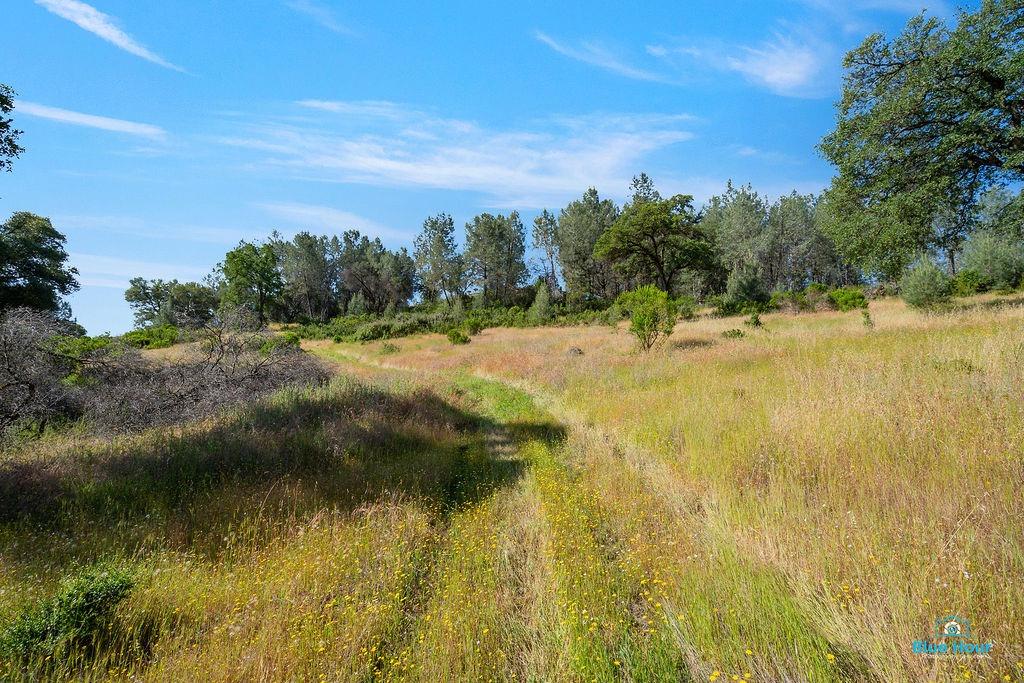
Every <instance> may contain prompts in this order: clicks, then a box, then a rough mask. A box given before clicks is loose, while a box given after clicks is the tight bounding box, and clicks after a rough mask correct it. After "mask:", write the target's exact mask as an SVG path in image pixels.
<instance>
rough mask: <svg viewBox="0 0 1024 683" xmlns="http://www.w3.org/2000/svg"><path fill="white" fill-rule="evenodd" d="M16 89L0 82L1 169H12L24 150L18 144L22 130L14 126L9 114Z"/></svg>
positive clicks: (12, 108)
mask: <svg viewBox="0 0 1024 683" xmlns="http://www.w3.org/2000/svg"><path fill="white" fill-rule="evenodd" d="M14 95H15V92H14V90H12V89H11V86H9V85H4V84H3V83H0V171H10V170H11V169H12V168H13V167H14V160H15V159H17V158H18V156H19V155H20V154H21V153H22V152H24V151H25V150H24V148H22V147H21V146H20V145H18V136H20V135H21V131H20V130H17V129H16V128H14V119H12V118H10V117H9V116H7V115H8V114H10V113H11V112H12V111H14Z"/></svg>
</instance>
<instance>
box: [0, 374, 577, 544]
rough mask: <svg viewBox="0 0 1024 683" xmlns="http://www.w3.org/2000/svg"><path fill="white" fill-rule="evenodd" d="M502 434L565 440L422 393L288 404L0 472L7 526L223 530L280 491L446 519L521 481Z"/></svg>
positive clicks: (343, 390)
mask: <svg viewBox="0 0 1024 683" xmlns="http://www.w3.org/2000/svg"><path fill="white" fill-rule="evenodd" d="M494 434H500V435H502V436H501V438H502V439H507V440H512V441H521V440H524V439H531V438H544V439H555V438H560V437H561V436H562V435H561V434H560V433H559V428H558V427H557V426H555V425H552V424H547V423H538V424H532V423H515V424H511V425H503V424H500V423H496V422H494V421H492V420H489V419H487V418H485V417H481V416H480V415H477V414H475V413H471V412H467V411H466V410H465V409H463V408H461V407H459V406H457V405H455V404H453V403H452V402H450V401H447V400H445V399H443V398H442V397H441V396H439V395H437V394H436V393H434V392H430V391H425V390H419V391H414V392H411V393H409V394H407V395H401V394H395V393H391V392H387V391H382V390H380V389H376V388H371V387H366V386H351V385H348V386H342V387H338V386H333V387H329V388H326V389H320V390H307V391H302V392H289V393H286V394H284V395H281V396H278V397H276V398H275V399H273V400H269V401H264V402H261V403H259V404H257V405H254V406H252V407H250V408H249V409H247V410H245V411H243V412H240V413H236V414H234V415H231V416H227V417H225V418H224V419H221V420H219V421H218V422H217V423H216V424H214V425H212V426H206V427H192V428H190V429H186V430H183V431H181V432H179V433H177V434H169V433H168V432H159V431H153V432H150V433H147V434H144V435H140V436H137V437H133V438H130V439H125V440H123V441H119V442H115V443H113V444H111V445H109V446H106V447H103V448H99V449H95V450H92V451H90V452H88V453H81V454H78V455H77V456H76V457H74V458H73V459H63V460H60V461H55V462H46V461H45V460H36V461H34V462H32V463H29V464H26V463H6V464H0V523H17V524H29V525H31V526H34V527H43V528H62V527H63V528H67V529H69V530H70V529H79V528H82V527H88V526H89V525H92V524H98V525H121V526H122V527H123V526H125V525H126V522H131V521H132V520H139V519H145V520H151V519H158V520H159V519H163V520H165V521H167V522H173V523H174V524H176V525H179V526H180V525H181V524H186V525H204V524H205V525H206V526H209V527H218V526H222V525H223V524H230V521H231V520H230V519H226V518H235V519H236V520H237V518H238V517H239V516H240V515H242V516H244V515H246V514H249V513H251V508H250V507H247V506H249V505H251V504H252V502H253V501H263V503H266V502H267V500H268V499H271V497H272V496H273V495H278V496H280V495H283V492H282V491H278V492H276V493H275V491H274V487H275V486H276V485H277V484H278V483H280V482H282V481H284V482H287V483H288V484H290V488H289V487H288V486H284V487H280V488H281V489H282V490H283V489H285V488H289V495H290V497H289V499H288V500H287V501H280V500H279V501H277V502H278V503H281V504H287V506H288V507H289V508H290V509H291V511H292V512H293V513H296V514H302V512H303V511H304V510H309V509H323V508H325V507H326V508H332V509H336V510H342V511H347V510H353V509H356V508H359V507H361V506H364V505H367V504H371V503H373V502H375V501H378V500H381V499H384V498H395V497H400V498H414V499H418V500H422V501H424V503H426V504H428V505H430V506H433V507H437V508H439V509H442V510H444V509H448V508H451V507H453V506H458V505H464V504H467V503H472V502H473V501H475V500H476V499H478V498H480V497H483V496H486V495H488V494H489V493H491V492H492V491H493V490H495V489H496V488H498V487H500V486H504V485H508V484H509V483H511V482H513V481H515V480H516V479H517V478H518V477H519V476H521V474H522V472H523V468H524V465H523V463H522V462H520V461H519V460H517V459H515V458H514V457H512V458H506V457H494V454H492V453H491V452H490V451H489V450H488V448H487V447H486V439H485V436H493V435H494ZM296 491H298V492H299V493H298V496H296ZM232 497H234V498H239V499H241V500H239V501H238V502H237V503H235V504H232V503H231V502H230V501H231V500H232ZM204 513H205V515H204ZM204 516H205V518H204ZM210 530H211V531H212V529H210ZM186 535H190V534H186Z"/></svg>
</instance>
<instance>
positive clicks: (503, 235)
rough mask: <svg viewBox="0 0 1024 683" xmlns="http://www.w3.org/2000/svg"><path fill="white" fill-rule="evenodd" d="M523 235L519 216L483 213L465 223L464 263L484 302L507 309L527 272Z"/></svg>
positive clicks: (524, 238)
mask: <svg viewBox="0 0 1024 683" xmlns="http://www.w3.org/2000/svg"><path fill="white" fill-rule="evenodd" d="M525 254H526V233H525V231H524V230H523V223H522V221H520V220H519V214H518V213H516V212H515V211H513V212H512V213H511V214H509V215H508V216H503V215H501V214H499V215H497V216H492V215H491V214H489V213H483V214H480V215H479V216H476V217H475V218H474V219H473V221H472V222H471V223H467V224H466V263H467V266H468V271H469V273H470V277H471V278H472V281H473V283H474V284H475V285H476V286H477V287H478V288H479V289H480V291H481V292H482V295H483V299H484V302H485V303H498V304H501V305H502V306H511V305H512V304H513V303H515V300H516V297H517V296H518V294H519V289H520V287H522V285H523V284H524V281H525V280H526V277H527V274H528V271H527V268H526V262H525V261H524V260H523V257H524V255H525Z"/></svg>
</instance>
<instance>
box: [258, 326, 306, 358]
mask: <svg viewBox="0 0 1024 683" xmlns="http://www.w3.org/2000/svg"><path fill="white" fill-rule="evenodd" d="M300 343H301V339H300V338H299V335H298V334H297V333H295V332H292V331H288V332H284V333H283V334H276V335H274V336H273V337H271V338H270V339H268V340H267V341H265V342H263V344H262V345H261V346H260V352H261V353H263V354H269V353H271V352H273V351H274V350H276V349H288V348H295V349H297V348H299V345H300Z"/></svg>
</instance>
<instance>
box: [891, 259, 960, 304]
mask: <svg viewBox="0 0 1024 683" xmlns="http://www.w3.org/2000/svg"><path fill="white" fill-rule="evenodd" d="M951 292H952V282H951V281H950V278H949V275H947V274H946V272H945V271H944V270H942V268H939V267H938V266H937V265H935V262H934V261H932V260H931V259H930V258H923V259H921V260H920V261H918V262H917V264H916V265H914V267H913V268H911V269H910V270H908V271H907V272H906V274H904V276H903V279H902V280H900V296H901V297H903V300H904V301H906V302H907V305H908V306H910V307H911V308H917V309H921V310H928V309H934V308H937V307H939V306H942V305H943V304H945V303H947V302H948V301H949V299H950V294H951Z"/></svg>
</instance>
